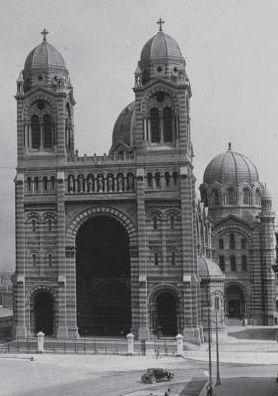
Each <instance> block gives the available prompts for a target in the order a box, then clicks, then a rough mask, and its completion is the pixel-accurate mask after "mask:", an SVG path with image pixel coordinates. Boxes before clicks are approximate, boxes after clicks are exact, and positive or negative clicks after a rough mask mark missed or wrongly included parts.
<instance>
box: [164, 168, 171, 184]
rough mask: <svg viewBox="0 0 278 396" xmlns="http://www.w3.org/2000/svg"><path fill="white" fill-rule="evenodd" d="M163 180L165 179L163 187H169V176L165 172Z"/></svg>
mask: <svg viewBox="0 0 278 396" xmlns="http://www.w3.org/2000/svg"><path fill="white" fill-rule="evenodd" d="M164 179H165V186H166V187H169V185H170V175H169V172H165V173H164Z"/></svg>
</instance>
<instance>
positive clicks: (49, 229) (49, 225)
mask: <svg viewBox="0 0 278 396" xmlns="http://www.w3.org/2000/svg"><path fill="white" fill-rule="evenodd" d="M51 229H52V222H51V219H48V231H49V232H51Z"/></svg>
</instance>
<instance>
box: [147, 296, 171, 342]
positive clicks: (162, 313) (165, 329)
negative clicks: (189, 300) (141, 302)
mask: <svg viewBox="0 0 278 396" xmlns="http://www.w3.org/2000/svg"><path fill="white" fill-rule="evenodd" d="M150 309H151V311H152V313H151V316H152V327H153V331H154V332H155V333H156V334H157V335H158V336H161V335H162V336H176V335H177V331H178V304H177V296H176V295H175V294H174V293H173V292H172V291H170V290H167V289H162V290H159V291H158V292H157V293H156V294H155V295H154V296H153V298H152V302H151V307H150Z"/></svg>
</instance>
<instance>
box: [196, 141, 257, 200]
mask: <svg viewBox="0 0 278 396" xmlns="http://www.w3.org/2000/svg"><path fill="white" fill-rule="evenodd" d="M200 191H201V197H202V201H203V202H204V203H205V205H207V206H208V207H210V208H211V207H213V208H217V207H223V206H229V207H231V206H233V207H246V206H248V207H260V206H261V192H262V184H261V183H260V181H259V175H258V171H257V168H256V166H255V165H254V164H253V162H251V161H250V160H249V158H247V157H246V156H245V155H243V154H240V153H237V152H236V151H233V150H232V145H231V143H229V144H228V150H227V151H226V152H225V153H222V154H218V155H217V156H216V157H214V158H213V159H212V160H211V161H210V163H209V164H208V166H207V167H206V170H205V172H204V178H203V184H202V185H201V186H200Z"/></svg>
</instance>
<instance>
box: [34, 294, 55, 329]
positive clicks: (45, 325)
mask: <svg viewBox="0 0 278 396" xmlns="http://www.w3.org/2000/svg"><path fill="white" fill-rule="evenodd" d="M32 299H33V310H32V312H31V314H32V322H33V329H34V331H35V334H36V333H38V332H39V331H42V332H43V333H44V334H45V335H52V334H53V326H54V299H53V296H52V295H51V294H50V293H49V292H48V291H46V290H39V291H36V292H35V293H34V295H33V297H32Z"/></svg>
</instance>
